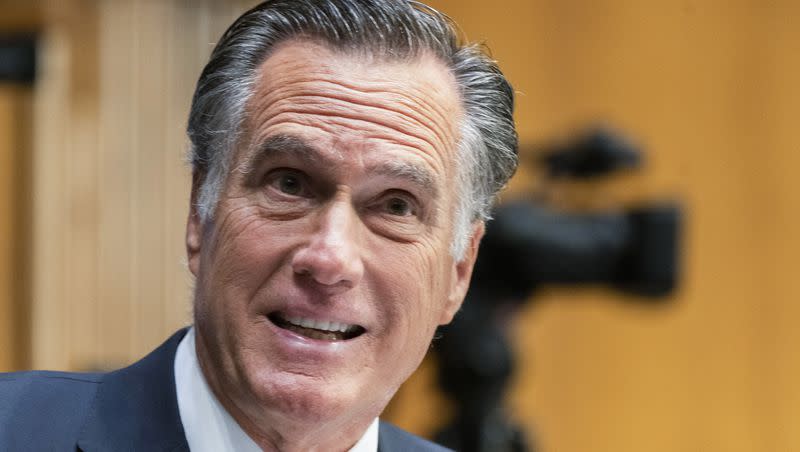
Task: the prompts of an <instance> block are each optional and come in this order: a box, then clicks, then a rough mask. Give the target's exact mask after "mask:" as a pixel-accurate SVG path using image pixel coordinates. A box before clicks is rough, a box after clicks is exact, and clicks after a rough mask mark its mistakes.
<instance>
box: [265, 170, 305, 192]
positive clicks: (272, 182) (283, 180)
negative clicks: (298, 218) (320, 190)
mask: <svg viewBox="0 0 800 452" xmlns="http://www.w3.org/2000/svg"><path fill="white" fill-rule="evenodd" d="M267 185H268V186H269V187H271V188H273V189H275V190H277V191H278V192H280V193H283V194H285V195H289V196H303V197H306V196H309V193H308V191H309V188H308V183H307V181H306V178H305V176H304V175H303V174H302V173H300V172H298V171H294V170H291V169H278V170H275V171H272V172H271V173H270V174H269V175H268V176H267Z"/></svg>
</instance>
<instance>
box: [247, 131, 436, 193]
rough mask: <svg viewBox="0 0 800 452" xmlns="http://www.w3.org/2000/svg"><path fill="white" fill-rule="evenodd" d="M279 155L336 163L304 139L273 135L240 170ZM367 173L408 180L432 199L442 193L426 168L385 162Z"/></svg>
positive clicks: (258, 164)
mask: <svg viewBox="0 0 800 452" xmlns="http://www.w3.org/2000/svg"><path fill="white" fill-rule="evenodd" d="M276 154H283V155H287V156H291V157H294V158H298V159H300V160H302V161H304V162H307V163H310V164H315V165H320V164H321V165H323V166H331V165H334V164H335V162H334V161H330V158H329V157H327V156H325V155H323V154H322V153H320V152H319V151H318V150H317V149H316V148H315V147H314V146H313V145H311V144H309V143H307V142H306V141H305V140H303V139H302V138H299V137H296V136H293V135H286V134H279V135H273V136H271V137H269V138H267V139H266V140H264V142H263V143H261V144H259V145H258V146H257V147H256V149H255V151H253V152H251V153H250V155H249V156H248V157H247V159H246V160H245V162H244V164H243V165H242V166H241V167H240V168H241V169H240V170H241V171H242V172H243V173H245V174H250V173H254V171H253V170H255V169H256V168H258V167H259V166H260V165H261V164H262V163H263V162H264V160H265V159H267V158H268V157H270V156H273V155H276ZM367 171H369V172H372V173H375V174H379V175H381V176H387V177H391V178H396V179H402V180H407V181H409V182H411V183H412V184H414V185H416V186H418V187H420V188H422V189H423V190H424V191H425V192H426V193H425V194H427V195H428V196H430V197H431V198H432V199H435V198H436V197H437V196H438V194H439V193H438V187H437V185H436V178H435V177H434V175H433V174H432V173H431V172H430V171H429V170H428V169H427V168H424V167H422V166H420V165H417V164H414V163H412V162H401V161H389V162H382V163H379V164H377V165H373V166H370V167H368V168H367Z"/></svg>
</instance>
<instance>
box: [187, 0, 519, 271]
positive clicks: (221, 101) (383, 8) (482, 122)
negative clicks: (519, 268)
mask: <svg viewBox="0 0 800 452" xmlns="http://www.w3.org/2000/svg"><path fill="white" fill-rule="evenodd" d="M291 38H311V39H317V40H320V41H322V42H324V43H325V44H327V45H329V46H331V47H332V48H334V49H340V50H345V51H349V52H366V53H368V54H371V55H377V56H381V57H384V58H389V59H393V60H410V59H413V58H414V57H418V56H419V55H420V54H421V53H422V52H430V53H432V54H433V55H434V56H436V57H437V58H439V59H440V60H441V61H442V62H443V63H444V64H445V65H446V66H447V67H448V68H449V69H450V71H451V72H452V74H453V75H454V77H455V79H456V82H457V84H458V89H459V92H460V95H461V102H462V107H463V109H464V113H465V114H464V118H463V119H462V122H461V124H460V137H459V141H458V148H457V152H456V160H457V161H456V165H457V172H458V174H457V182H458V184H459V185H458V186H459V196H458V203H457V206H456V212H455V216H454V218H455V224H454V238H453V242H452V244H451V249H450V252H451V254H452V255H453V256H454V257H455V258H457V259H461V258H462V257H463V256H464V252H465V250H466V248H467V246H468V243H469V239H470V224H471V223H472V222H473V221H476V220H481V221H486V220H488V219H489V218H490V213H491V209H492V205H493V204H494V200H495V196H496V194H497V192H498V191H499V190H500V189H502V188H503V187H504V186H505V184H506V183H507V182H508V179H509V178H510V177H511V176H512V175H513V173H514V171H515V170H516V166H517V133H516V130H515V128H514V120H513V109H514V94H513V90H512V88H511V85H510V84H509V83H508V81H507V80H506V79H505V77H504V76H503V74H502V72H500V69H499V68H498V67H497V64H496V63H495V62H494V61H493V60H492V59H491V58H489V57H488V56H487V55H486V53H485V52H484V51H483V50H482V49H481V48H480V47H479V46H475V45H467V44H465V43H464V41H463V40H462V39H461V37H460V33H459V31H458V28H457V27H456V25H455V24H454V23H453V22H452V21H451V20H450V19H449V18H448V17H447V16H445V15H443V14H441V13H439V12H438V11H436V10H434V9H432V8H430V7H428V6H426V5H423V4H421V3H418V2H416V1H413V0H271V1H266V2H264V3H261V4H260V5H258V6H256V7H254V8H253V9H251V10H249V11H247V12H246V13H244V14H243V15H242V16H241V17H239V19H237V20H236V22H234V23H233V25H231V26H230V28H228V30H227V31H226V32H225V34H224V35H223V36H222V38H221V39H220V41H219V42H218V43H217V45H216V47H215V48H214V51H213V52H212V53H211V58H210V60H209V62H208V64H207V65H206V67H205V69H204V70H203V72H202V74H201V75H200V80H199V81H198V82H197V89H196V91H195V93H194V98H193V100H192V108H191V111H190V113H189V125H188V131H187V132H188V135H189V139H190V140H191V149H190V156H189V158H190V161H191V164H192V168H193V172H194V174H195V177H196V178H197V180H198V181H199V183H200V187H199V192H198V193H197V200H196V202H197V206H196V207H197V210H198V214H199V215H200V219H201V221H204V222H205V221H208V220H209V219H211V218H212V216H213V212H214V209H215V207H216V203H217V200H218V198H219V193H220V191H221V189H222V186H223V184H224V183H225V179H226V177H227V174H228V173H229V171H230V167H231V165H232V159H233V154H234V152H233V150H234V149H235V147H236V145H237V144H238V141H239V137H240V134H241V133H242V125H243V122H244V120H245V117H244V116H245V105H246V104H247V102H248V100H249V98H250V96H251V93H252V89H253V85H254V84H255V80H256V77H257V70H258V68H259V67H260V65H261V63H262V62H263V61H264V60H265V59H266V58H267V57H268V56H269V54H270V52H271V51H272V49H274V48H275V46H276V45H277V44H278V43H280V42H282V41H286V40H288V39H291Z"/></svg>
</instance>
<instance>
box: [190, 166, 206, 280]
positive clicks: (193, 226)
mask: <svg viewBox="0 0 800 452" xmlns="http://www.w3.org/2000/svg"><path fill="white" fill-rule="evenodd" d="M202 183H203V176H202V175H200V174H198V173H197V172H193V173H192V194H191V196H190V198H189V218H187V220H186V258H187V261H188V264H189V271H190V272H192V274H193V275H194V277H195V278H197V274H198V269H199V268H200V248H201V245H202V243H203V221H202V219H201V218H200V213H199V212H198V211H197V199H198V196H199V193H200V186H201V185H202Z"/></svg>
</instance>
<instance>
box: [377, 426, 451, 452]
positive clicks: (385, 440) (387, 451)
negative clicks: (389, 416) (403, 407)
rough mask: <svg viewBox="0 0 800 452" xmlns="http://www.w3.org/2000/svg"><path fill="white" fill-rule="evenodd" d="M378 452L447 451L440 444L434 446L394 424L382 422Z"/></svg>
mask: <svg viewBox="0 0 800 452" xmlns="http://www.w3.org/2000/svg"><path fill="white" fill-rule="evenodd" d="M378 451H379V452H412V451H428V452H447V451H450V449H446V448H444V447H442V446H439V445H438V444H434V443H432V442H430V441H428V440H425V439H422V438H420V437H418V436H414V435H412V434H411V433H408V432H406V431H405V430H401V429H399V428H397V427H395V426H394V425H392V424H389V423H387V422H383V421H381V423H380V429H379V433H378Z"/></svg>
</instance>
